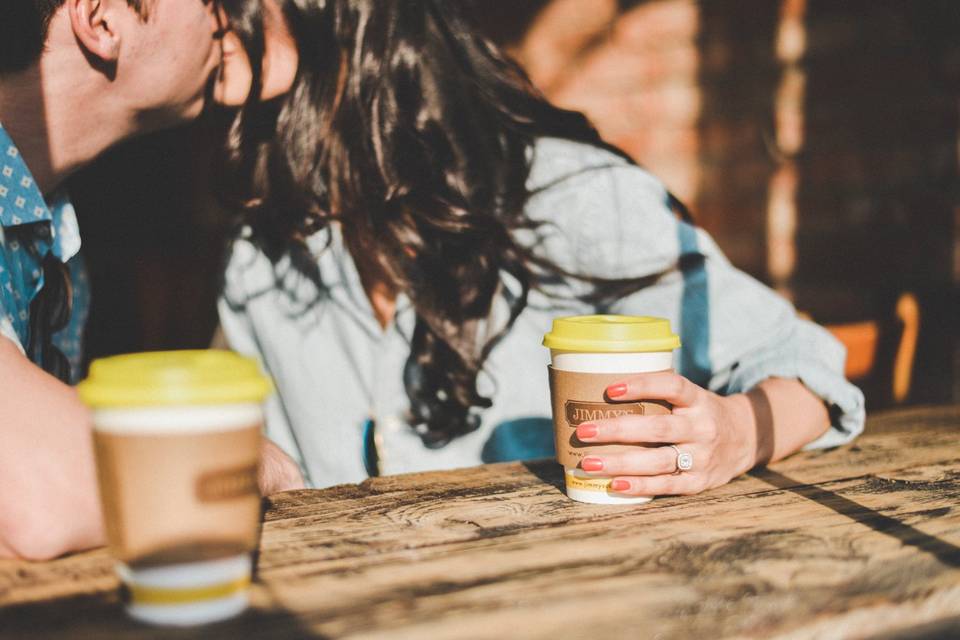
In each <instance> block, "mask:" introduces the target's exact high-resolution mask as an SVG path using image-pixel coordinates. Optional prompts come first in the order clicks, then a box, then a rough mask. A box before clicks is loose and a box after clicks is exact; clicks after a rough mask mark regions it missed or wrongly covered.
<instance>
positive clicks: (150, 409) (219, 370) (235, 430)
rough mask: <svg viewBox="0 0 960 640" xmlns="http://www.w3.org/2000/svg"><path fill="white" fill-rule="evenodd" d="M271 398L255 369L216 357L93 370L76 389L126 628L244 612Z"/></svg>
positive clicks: (150, 358)
mask: <svg viewBox="0 0 960 640" xmlns="http://www.w3.org/2000/svg"><path fill="white" fill-rule="evenodd" d="M270 389H271V385H270V382H269V380H268V379H267V378H266V377H264V376H263V374H261V373H260V370H259V367H258V366H257V364H256V362H254V361H253V360H250V359H248V358H244V357H241V356H239V355H236V354H233V353H230V352H227V351H215V350H209V351H173V352H154V353H141V354H130V355H123V356H115V357H111V358H105V359H102V360H97V361H95V362H94V363H93V364H92V366H91V368H90V375H89V377H88V378H87V379H86V380H85V381H83V382H82V383H81V384H80V385H79V387H78V390H79V393H80V397H81V399H82V400H83V401H84V402H85V403H86V404H87V405H88V406H89V407H91V409H92V410H93V439H94V451H95V455H96V465H97V477H98V483H99V489H100V499H101V504H102V507H103V515H104V525H105V529H106V533H107V541H108V544H109V546H110V549H111V552H112V554H113V556H114V559H115V560H116V562H117V565H116V569H117V573H118V575H119V577H120V579H121V582H122V585H123V594H124V600H125V606H126V610H127V613H128V614H130V615H131V616H132V617H133V618H135V619H137V620H140V621H143V622H147V623H152V624H159V625H175V626H189V625H197V624H205V623H209V622H214V621H217V620H223V619H226V618H229V617H232V616H234V615H236V614H238V613H240V612H241V611H243V610H244V609H245V608H246V607H247V603H248V587H249V584H250V575H251V551H253V549H254V548H255V547H256V545H257V538H258V532H259V524H260V494H259V489H258V483H257V473H258V465H259V456H260V445H261V431H262V426H263V410H262V404H263V401H264V399H265V398H266V396H267V395H268V394H269V393H270Z"/></svg>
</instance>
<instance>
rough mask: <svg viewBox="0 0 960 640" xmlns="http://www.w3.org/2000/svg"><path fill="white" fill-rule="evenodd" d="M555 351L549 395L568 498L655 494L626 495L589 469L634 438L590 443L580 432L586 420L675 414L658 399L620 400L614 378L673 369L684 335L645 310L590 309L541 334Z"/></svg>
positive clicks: (616, 499)
mask: <svg viewBox="0 0 960 640" xmlns="http://www.w3.org/2000/svg"><path fill="white" fill-rule="evenodd" d="M543 344H544V346H546V347H547V348H549V349H550V360H551V364H550V367H549V376H550V395H551V403H552V408H553V425H554V435H555V439H556V440H555V443H556V451H557V461H558V462H559V463H560V464H562V465H563V467H564V479H565V483H566V492H567V496H569V497H570V498H572V499H573V500H577V501H579V502H589V503H594V504H640V503H644V502H649V501H650V500H651V499H652V496H628V495H623V494H620V493H617V492H614V491H612V490H611V487H610V485H611V482H612V478H609V477H602V476H599V475H597V474H595V473H587V472H585V471H584V470H583V469H582V468H581V466H580V463H581V462H582V460H583V458H585V457H586V456H590V455H603V454H604V453H614V452H621V451H624V450H625V449H627V448H629V447H637V446H642V445H636V444H590V443H585V442H582V441H580V440H579V439H578V438H577V427H578V426H579V425H581V424H583V423H584V422H592V421H595V420H603V419H608V418H613V417H618V416H623V415H630V414H633V415H653V414H658V413H659V414H664V413H670V410H671V407H670V405H669V404H667V403H665V402H661V401H628V402H615V401H611V399H610V398H608V397H607V396H606V393H605V392H606V389H607V387H608V386H610V385H611V384H614V383H617V382H621V381H623V380H624V379H625V378H629V377H630V376H632V375H636V374H639V373H649V372H655V371H668V370H672V368H673V351H674V350H675V349H677V348H678V347H679V346H680V338H679V337H678V336H676V335H675V334H674V333H673V331H672V330H671V328H670V321H669V320H666V319H664V318H654V317H648V316H619V315H591V316H571V317H565V318H556V319H555V320H554V321H553V327H552V329H551V331H550V333H548V334H547V335H546V336H545V337H544V340H543Z"/></svg>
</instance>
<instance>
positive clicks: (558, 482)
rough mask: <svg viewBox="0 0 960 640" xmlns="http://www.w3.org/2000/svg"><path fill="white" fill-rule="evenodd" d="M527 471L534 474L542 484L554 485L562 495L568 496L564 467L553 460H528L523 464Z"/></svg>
mask: <svg viewBox="0 0 960 640" xmlns="http://www.w3.org/2000/svg"><path fill="white" fill-rule="evenodd" d="M522 464H523V466H524V467H525V468H526V470H527V471H529V472H530V473H532V474H533V475H535V476H536V477H537V479H539V480H540V481H541V482H544V483H546V484H550V485H553V486H554V487H555V488H556V489H557V490H559V491H560V493H563V494H566V484H565V482H564V479H563V467H561V466H560V465H559V464H557V461H556V460H554V459H552V458H545V459H542V460H527V461H525V462H523V463H522Z"/></svg>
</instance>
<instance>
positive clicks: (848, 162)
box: [483, 0, 960, 401]
mask: <svg viewBox="0 0 960 640" xmlns="http://www.w3.org/2000/svg"><path fill="white" fill-rule="evenodd" d="M483 7H484V12H483V13H484V20H485V22H486V25H487V28H488V29H489V31H490V33H491V34H492V35H493V37H494V38H495V39H499V40H500V41H502V42H506V43H508V44H509V45H510V47H511V50H512V51H513V53H514V54H515V56H516V57H517V58H518V59H519V60H520V61H521V63H522V64H524V66H525V67H526V69H527V70H528V72H529V73H530V75H531V77H532V79H533V80H534V82H535V83H536V84H537V85H538V86H539V87H540V88H541V90H543V91H544V92H545V93H546V95H547V96H548V97H549V98H551V99H552V100H553V101H554V102H556V103H558V104H560V105H561V106H565V107H569V108H574V109H579V110H582V111H584V112H586V113H587V114H588V115H589V116H590V117H591V119H592V120H593V121H594V123H595V124H596V125H597V126H598V128H599V129H600V131H601V132H602V133H603V134H604V135H605V137H607V139H609V140H610V141H611V142H614V143H616V144H618V145H620V146H621V147H622V148H624V149H625V150H626V151H628V152H629V153H630V154H631V155H632V156H633V157H634V158H635V159H636V160H637V161H638V162H640V163H641V164H643V165H645V166H646V167H648V168H650V169H651V170H652V171H653V172H654V173H656V174H658V175H659V176H660V177H661V178H662V179H664V181H665V182H666V183H667V185H668V186H669V187H670V188H671V189H672V190H673V191H674V192H675V193H677V194H678V195H680V196H681V197H682V198H684V199H685V200H686V201H687V202H688V204H690V205H691V207H692V208H693V210H694V212H695V215H696V217H697V220H698V222H699V223H700V224H702V225H703V226H704V227H705V228H706V229H708V230H709V231H710V232H711V233H712V234H713V235H714V236H715V237H716V238H717V240H718V242H719V243H720V245H721V246H722V247H723V249H724V250H725V251H726V252H727V254H728V255H729V256H730V257H731V259H732V260H733V262H734V263H735V264H737V265H738V266H740V267H741V268H743V269H745V270H746V271H748V272H750V273H751V274H753V275H755V276H757V277H759V278H760V279H762V280H764V281H766V282H768V283H771V284H772V285H774V286H777V287H778V288H779V289H780V290H782V291H783V292H784V293H785V294H786V295H788V296H790V297H793V298H794V300H795V302H796V303H797V304H798V306H800V307H802V308H804V309H807V310H809V311H810V312H812V313H813V314H814V315H815V317H817V318H818V319H820V320H822V321H827V322H829V321H842V320H848V319H853V318H856V317H858V316H864V315H876V314H879V313H882V312H883V311H884V309H885V303H886V301H888V300H889V299H890V298H891V297H893V296H894V295H896V293H898V292H899V291H901V290H904V289H909V290H912V291H915V292H916V293H917V294H918V296H919V297H920V301H921V307H922V312H923V329H922V331H921V345H920V353H919V355H918V370H917V376H916V381H915V384H914V389H915V393H914V394H913V395H914V399H915V400H921V401H922V400H935V399H943V398H947V397H949V396H950V394H951V383H950V379H951V377H954V378H955V377H956V376H955V374H954V372H953V369H954V367H955V364H954V362H953V356H952V355H951V354H952V353H953V351H952V350H953V348H954V347H953V345H954V344H955V342H956V337H955V334H956V327H957V326H958V324H957V323H958V321H960V318H958V317H957V307H958V305H957V302H958V297H957V283H958V281H960V277H958V273H960V266H958V265H960V250H958V249H957V246H958V242H960V236H958V235H957V232H956V230H955V229H956V222H955V221H956V218H957V217H958V216H960V214H958V212H960V206H958V202H960V196H958V177H957V162H958V158H957V155H958V142H960V136H958V130H960V129H958V112H960V100H958V97H960V38H957V37H956V34H958V33H960V11H957V5H956V2H955V0H920V1H917V2H905V1H902V0H847V1H845V2H836V1H835V0H709V1H707V0H702V1H699V2H697V1H694V0H648V1H645V2H629V1H624V0H621V1H620V2H617V1H616V0H546V1H545V0H538V1H534V0H526V1H524V0H511V1H510V2H507V1H506V0H484V2H483Z"/></svg>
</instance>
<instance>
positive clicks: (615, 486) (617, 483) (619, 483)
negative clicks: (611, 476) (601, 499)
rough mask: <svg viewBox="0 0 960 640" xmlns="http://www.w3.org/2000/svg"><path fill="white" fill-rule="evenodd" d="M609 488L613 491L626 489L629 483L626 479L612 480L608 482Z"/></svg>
mask: <svg viewBox="0 0 960 640" xmlns="http://www.w3.org/2000/svg"><path fill="white" fill-rule="evenodd" d="M610 489H611V490H613V491H628V490H629V489H630V483H629V482H628V481H627V480H614V481H613V482H611V483H610Z"/></svg>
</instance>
